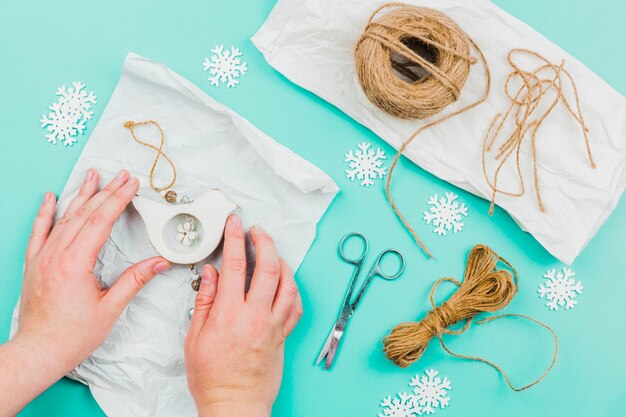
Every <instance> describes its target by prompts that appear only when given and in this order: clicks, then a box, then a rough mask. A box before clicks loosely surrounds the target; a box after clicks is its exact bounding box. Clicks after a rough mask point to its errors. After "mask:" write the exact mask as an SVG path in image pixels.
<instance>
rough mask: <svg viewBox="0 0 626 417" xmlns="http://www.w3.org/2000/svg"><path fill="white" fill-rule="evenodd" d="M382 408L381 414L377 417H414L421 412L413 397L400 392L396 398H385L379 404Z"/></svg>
mask: <svg viewBox="0 0 626 417" xmlns="http://www.w3.org/2000/svg"><path fill="white" fill-rule="evenodd" d="M380 406H381V407H383V414H378V417H416V416H421V415H422V410H421V409H420V407H419V405H417V401H416V400H415V396H414V395H412V394H407V393H406V392H401V393H399V394H398V396H397V397H396V398H391V397H387V398H385V399H383V402H382V403H381V404H380Z"/></svg>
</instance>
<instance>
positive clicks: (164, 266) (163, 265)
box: [154, 260, 170, 274]
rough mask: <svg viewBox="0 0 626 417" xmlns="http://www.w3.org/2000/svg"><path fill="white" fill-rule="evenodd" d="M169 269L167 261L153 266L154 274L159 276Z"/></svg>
mask: <svg viewBox="0 0 626 417" xmlns="http://www.w3.org/2000/svg"><path fill="white" fill-rule="evenodd" d="M169 267H170V263H169V262H168V261H165V260H163V261H160V262H159V263H158V264H156V265H154V272H156V273H157V274H160V273H161V272H163V271H165V270H166V269H168V268H169Z"/></svg>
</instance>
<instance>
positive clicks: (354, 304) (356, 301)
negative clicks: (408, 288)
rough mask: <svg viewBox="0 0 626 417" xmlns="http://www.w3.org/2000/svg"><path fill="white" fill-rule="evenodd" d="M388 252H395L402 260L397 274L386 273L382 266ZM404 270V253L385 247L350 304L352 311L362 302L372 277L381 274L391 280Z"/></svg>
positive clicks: (380, 275)
mask: <svg viewBox="0 0 626 417" xmlns="http://www.w3.org/2000/svg"><path fill="white" fill-rule="evenodd" d="M388 254H394V255H396V256H397V257H398V259H399V260H400V266H399V267H398V270H397V271H396V273H395V274H391V275H390V274H385V273H384V272H383V270H382V268H381V266H380V264H381V262H382V260H383V259H384V258H385V257H386V256H387V255H388ZM403 271H404V256H402V254H401V253H400V252H399V251H397V250H396V249H385V250H384V251H382V252H381V253H380V255H378V258H377V259H376V262H374V265H372V268H371V269H370V272H369V274H367V278H366V279H365V282H363V285H361V288H360V289H359V293H358V294H357V295H356V298H355V299H354V301H353V302H352V304H351V305H350V307H351V309H352V311H354V310H355V309H356V307H357V305H358V304H359V303H360V302H361V299H362V298H363V295H364V294H365V290H367V287H368V286H369V285H370V282H372V278H374V277H376V276H379V277H381V278H384V279H386V280H389V281H391V280H393V279H396V278H398V277H399V276H400V275H401V274H402V272H403Z"/></svg>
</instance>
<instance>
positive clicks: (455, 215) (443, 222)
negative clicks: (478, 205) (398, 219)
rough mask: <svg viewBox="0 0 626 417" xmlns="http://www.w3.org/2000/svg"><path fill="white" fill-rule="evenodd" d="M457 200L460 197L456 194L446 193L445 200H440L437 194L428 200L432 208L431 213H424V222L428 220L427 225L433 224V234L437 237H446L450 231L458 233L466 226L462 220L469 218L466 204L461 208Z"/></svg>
mask: <svg viewBox="0 0 626 417" xmlns="http://www.w3.org/2000/svg"><path fill="white" fill-rule="evenodd" d="M457 198H459V196H458V195H456V194H454V193H445V198H443V197H441V198H439V196H438V195H437V194H435V195H433V196H431V197H430V198H429V199H428V204H429V205H430V206H431V207H430V210H429V211H425V212H424V220H426V224H431V222H432V224H433V226H434V229H433V232H435V233H437V235H439V236H441V235H444V236H445V235H446V234H447V232H448V231H450V230H452V231H453V232H454V233H456V232H459V231H461V230H462V229H463V226H465V223H462V222H461V220H463V217H464V216H467V207H466V206H465V204H461V205H460V206H459V202H458V201H456V199H457Z"/></svg>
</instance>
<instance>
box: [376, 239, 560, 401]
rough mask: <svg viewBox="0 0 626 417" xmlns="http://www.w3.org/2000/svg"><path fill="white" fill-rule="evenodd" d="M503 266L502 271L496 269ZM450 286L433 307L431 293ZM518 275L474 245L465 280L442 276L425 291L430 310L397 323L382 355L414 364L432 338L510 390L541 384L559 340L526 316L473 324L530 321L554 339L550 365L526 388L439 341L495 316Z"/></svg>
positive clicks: (509, 297) (490, 252)
mask: <svg viewBox="0 0 626 417" xmlns="http://www.w3.org/2000/svg"><path fill="white" fill-rule="evenodd" d="M499 263H502V264H503V265H504V266H506V267H507V268H508V270H507V269H498V268H497V267H498V264H499ZM446 281H448V282H452V283H454V284H455V285H457V286H458V287H459V288H458V290H457V291H455V292H454V293H453V294H452V295H451V296H450V298H449V299H448V300H447V301H446V302H444V303H443V304H441V305H439V306H437V305H436V304H435V299H434V294H435V290H436V289H437V287H438V286H439V284H441V283H442V282H446ZM517 290H518V283H517V272H516V271H515V269H514V268H513V267H512V266H511V264H509V263H508V262H507V261H506V260H505V259H503V258H502V257H500V256H499V255H498V254H497V253H495V252H494V251H493V250H491V249H490V248H489V247H487V246H484V245H476V246H475V247H474V248H473V249H472V251H471V252H470V254H469V257H468V259H467V265H466V268H465V278H464V280H463V282H462V283H461V282H459V281H457V280H456V279H454V278H441V279H439V280H437V281H436V282H435V284H434V285H433V287H432V289H431V291H430V303H431V305H432V310H431V311H429V312H428V313H427V314H426V317H424V318H423V319H422V320H421V321H419V322H409V323H402V324H400V325H398V326H396V327H395V328H394V329H393V330H392V331H391V333H390V334H389V335H388V336H386V337H385V338H384V339H383V345H384V351H385V353H386V355H387V358H388V359H390V360H392V361H393V362H394V363H395V364H397V365H399V366H401V367H403V368H405V367H407V366H409V365H410V364H412V363H413V362H415V361H417V360H418V359H419V358H420V357H421V356H422V354H423V353H424V351H425V350H426V347H427V346H428V344H429V343H430V341H431V340H432V339H433V338H434V337H437V338H438V339H439V342H440V343H441V346H442V347H443V349H444V350H445V351H446V352H448V354H450V355H452V356H454V357H457V358H462V359H469V360H473V361H479V362H483V363H486V364H487V365H490V366H492V367H493V368H495V369H496V370H497V371H498V372H499V373H500V374H501V375H502V377H503V378H504V379H505V381H506V383H507V384H508V385H509V387H510V388H511V389H512V390H514V391H523V390H526V389H528V388H530V387H532V386H533V385H535V384H537V383H538V382H540V381H541V380H542V379H544V378H545V376H546V375H547V374H548V373H549V372H550V370H551V369H552V367H553V366H554V364H555V362H556V358H557V354H558V350H559V342H558V337H557V335H556V333H555V332H554V330H552V329H551V328H550V327H549V326H548V325H546V324H544V323H542V322H540V321H537V320H535V319H533V318H531V317H528V316H525V315H521V314H502V315H497V316H490V317H487V318H485V319H482V320H479V321H477V322H476V324H484V323H488V322H490V321H493V320H498V319H501V318H504V317H519V318H523V319H526V320H530V321H531V322H533V323H536V324H538V325H540V326H542V327H544V328H545V329H547V330H548V331H549V332H550V333H551V334H552V336H553V337H554V346H555V348H554V355H553V357H552V362H551V363H550V366H549V367H548V368H547V369H546V370H545V372H544V373H543V374H542V375H541V376H540V377H539V378H537V379H536V380H535V381H533V382H531V383H530V384H527V385H524V386H523V387H519V388H518V387H515V386H514V385H513V384H512V383H511V381H510V380H509V377H508V376H507V375H506V373H505V372H504V371H503V370H502V368H501V367H500V366H499V365H497V364H496V363H494V362H492V361H489V360H487V359H484V358H481V357H478V356H468V355H461V354H458V353H454V352H452V351H451V350H450V349H449V348H448V347H447V346H446V344H445V343H444V341H443V337H442V335H444V334H454V335H458V334H461V333H463V332H464V331H466V330H467V329H468V328H469V327H470V325H471V323H472V321H473V320H474V318H475V317H476V316H477V315H478V314H480V313H484V312H494V311H497V310H500V309H502V308H504V307H506V306H507V305H508V304H509V303H510V302H511V300H512V299H513V297H514V296H515V294H517ZM461 322H464V325H463V326H462V327H461V328H459V329H457V330H452V329H450V326H453V325H455V324H457V323H461Z"/></svg>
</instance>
